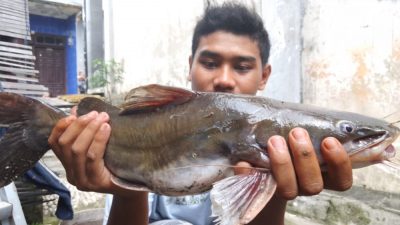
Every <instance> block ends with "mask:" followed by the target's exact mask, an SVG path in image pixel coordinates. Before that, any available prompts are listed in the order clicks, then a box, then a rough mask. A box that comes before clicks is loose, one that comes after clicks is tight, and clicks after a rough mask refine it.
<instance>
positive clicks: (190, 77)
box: [187, 56, 193, 81]
mask: <svg viewBox="0 0 400 225" xmlns="http://www.w3.org/2000/svg"><path fill="white" fill-rule="evenodd" d="M192 63H193V57H192V56H189V74H188V77H187V79H188V81H192V74H191V72H190V71H192Z"/></svg>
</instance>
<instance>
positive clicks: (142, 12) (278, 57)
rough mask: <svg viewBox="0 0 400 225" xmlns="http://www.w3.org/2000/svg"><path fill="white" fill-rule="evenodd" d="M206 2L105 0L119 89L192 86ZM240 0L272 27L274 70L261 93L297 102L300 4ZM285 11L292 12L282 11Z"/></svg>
mask: <svg viewBox="0 0 400 225" xmlns="http://www.w3.org/2000/svg"><path fill="white" fill-rule="evenodd" d="M206 2H207V1H203V0H195V1H185V0H171V1H156V0H153V1H115V0H104V1H103V8H104V13H105V21H104V23H105V55H106V58H108V59H111V58H115V59H116V60H117V61H122V62H124V68H125V79H124V83H123V85H122V86H121V87H120V88H119V90H120V91H121V92H126V91H128V90H129V89H131V88H133V87H136V86H139V85H143V84H149V83H160V84H167V85H175V86H181V87H187V88H189V87H190V85H189V82H188V81H187V75H188V72H189V66H188V57H189V55H190V54H191V52H190V49H191V37H192V31H193V28H194V26H195V23H196V21H197V19H198V17H199V16H200V15H201V14H202V13H203V10H204V7H205V5H206ZM214 2H218V3H221V2H223V0H218V1H214ZM241 2H243V3H244V4H247V5H249V6H250V7H253V8H255V9H256V11H257V12H259V13H260V15H261V16H262V17H263V19H264V22H265V24H266V26H267V29H268V31H269V32H270V38H271V42H272V49H271V57H270V63H271V64H272V68H273V73H272V76H271V78H270V81H269V83H268V87H267V88H266V91H264V92H263V93H260V94H262V95H266V96H270V97H274V98H278V99H282V100H287V101H294V102H299V101H300V84H301V65H300V49H301V38H300V34H301V33H300V29H301V26H300V25H301V23H300V22H301V18H300V16H301V6H302V3H301V2H299V1H295V0H291V1H285V2H282V1H279V0H265V1H261V0H242V1H241ZM277 9H278V10H277ZM282 10H289V13H284V14H282V13H281V11H282ZM287 80H290V81H291V82H290V83H288V82H287Z"/></svg>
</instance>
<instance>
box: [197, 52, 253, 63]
mask: <svg viewBox="0 0 400 225" xmlns="http://www.w3.org/2000/svg"><path fill="white" fill-rule="evenodd" d="M220 56H221V55H220V54H218V53H216V52H213V51H209V50H204V51H201V52H200V57H210V58H217V57H220ZM234 59H235V60H236V61H241V62H243V61H245V62H255V61H256V60H257V59H256V58H255V57H253V56H237V57H234Z"/></svg>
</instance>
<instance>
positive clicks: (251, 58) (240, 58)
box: [235, 56, 257, 62]
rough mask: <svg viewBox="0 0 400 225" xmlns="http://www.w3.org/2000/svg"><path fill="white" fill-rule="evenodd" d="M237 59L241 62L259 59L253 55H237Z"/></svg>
mask: <svg viewBox="0 0 400 225" xmlns="http://www.w3.org/2000/svg"><path fill="white" fill-rule="evenodd" d="M235 59H236V60H237V61H240V62H243V61H244V62H255V61H256V60H257V59H256V58H255V57H253V56H238V57H235Z"/></svg>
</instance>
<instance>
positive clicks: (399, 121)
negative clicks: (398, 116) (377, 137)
mask: <svg viewBox="0 0 400 225" xmlns="http://www.w3.org/2000/svg"><path fill="white" fill-rule="evenodd" d="M396 123H400V120H397V121H395V122H391V123H389V124H390V125H394V124H396Z"/></svg>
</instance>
